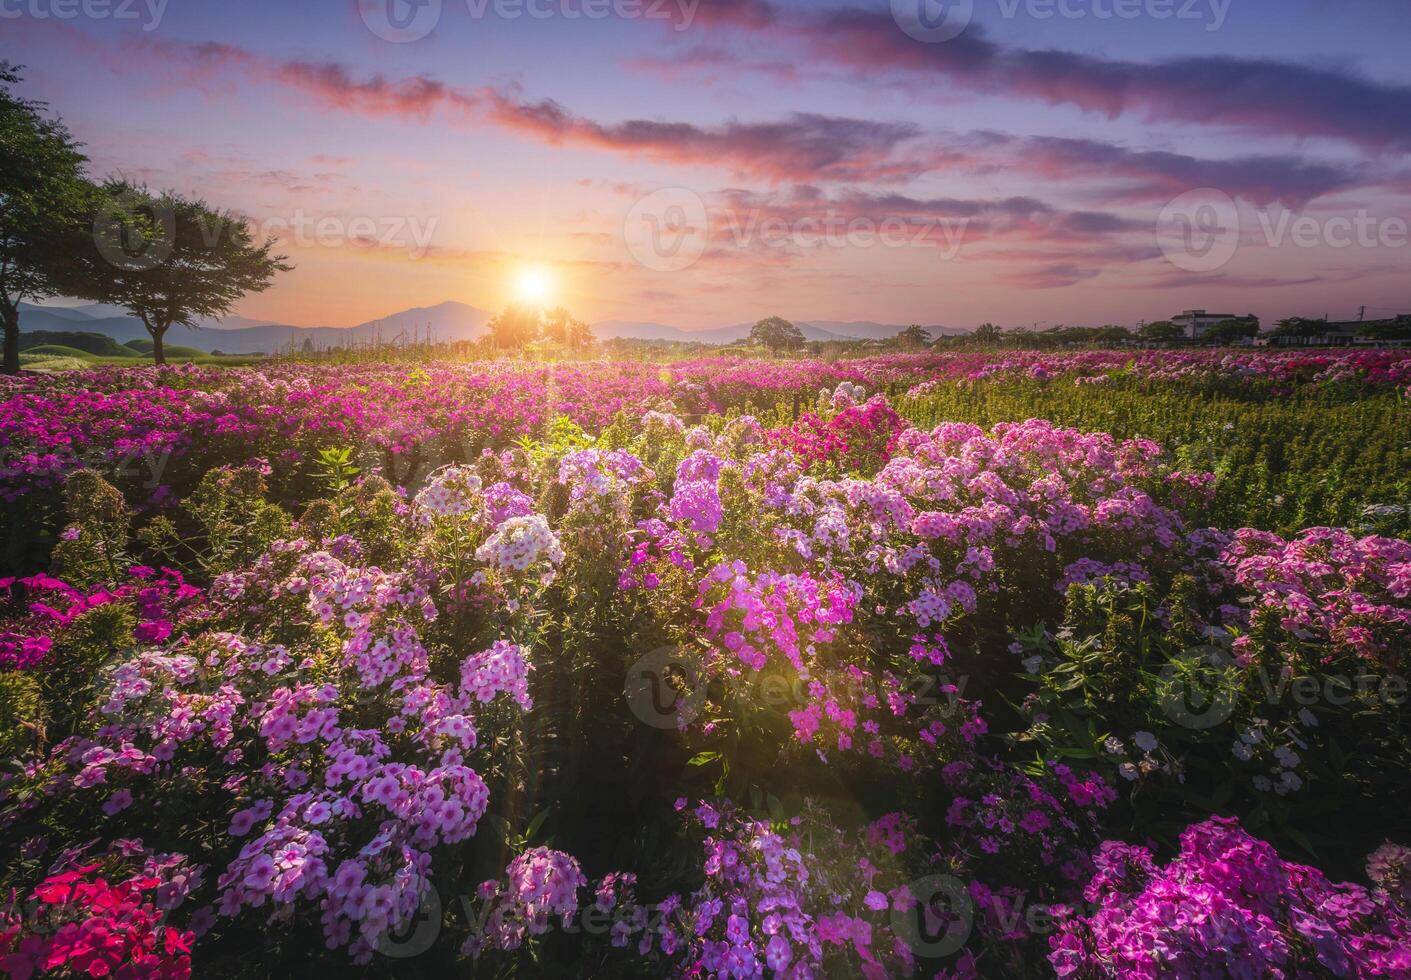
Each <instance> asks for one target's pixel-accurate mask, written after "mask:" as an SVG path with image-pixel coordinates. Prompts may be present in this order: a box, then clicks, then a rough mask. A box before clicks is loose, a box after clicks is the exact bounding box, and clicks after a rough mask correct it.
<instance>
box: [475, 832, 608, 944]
mask: <svg viewBox="0 0 1411 980" xmlns="http://www.w3.org/2000/svg"><path fill="white" fill-rule="evenodd" d="M587 884H588V879H587V878H585V877H583V872H582V870H581V869H580V868H579V866H578V861H577V860H576V859H575V858H574V857H572V856H571V855H568V854H565V853H563V852H562V851H554V850H550V849H549V848H547V847H536V848H533V849H532V850H528V851H525V852H524V853H523V854H521V855H519V856H518V857H517V858H515V859H514V860H513V861H511V862H510V864H509V867H507V868H505V880H504V881H503V882H499V881H493V880H492V881H487V882H484V883H483V884H481V886H480V887H479V888H478V889H477V891H476V896H477V897H478V898H479V899H480V900H481V901H484V902H491V903H493V904H492V905H491V908H490V912H489V915H488V916H486V917H485V919H484V923H485V924H484V927H483V929H481V930H480V931H478V932H475V933H473V934H472V935H471V936H470V938H469V939H467V940H466V941H465V944H464V946H463V947H462V952H463V953H467V954H469V955H471V956H475V957H478V956H480V955H481V954H482V953H483V952H484V951H485V950H486V949H499V950H514V949H518V948H519V947H520V946H521V945H523V943H524V940H525V938H526V937H527V936H542V935H543V934H544V933H546V932H548V931H549V927H550V919H551V918H554V917H557V918H559V919H560V920H561V921H564V922H565V923H566V922H567V920H569V919H571V918H572V917H573V915H574V914H575V913H576V912H577V911H578V890H579V889H580V888H583V887H584V886H585V885H587Z"/></svg>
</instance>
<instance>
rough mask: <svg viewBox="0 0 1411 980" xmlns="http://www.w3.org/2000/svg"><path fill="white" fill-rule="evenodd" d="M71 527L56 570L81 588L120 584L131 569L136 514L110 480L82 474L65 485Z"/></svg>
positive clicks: (57, 551) (61, 542) (57, 557)
mask: <svg viewBox="0 0 1411 980" xmlns="http://www.w3.org/2000/svg"><path fill="white" fill-rule="evenodd" d="M64 510H65V512H66V513H67V514H68V517H69V520H70V524H69V526H68V528H67V529H66V531H65V535H63V536H61V538H60V540H59V543H58V544H57V545H56V546H55V547H54V558H53V563H54V570H55V573H56V574H57V575H59V576H60V577H62V578H63V579H64V580H65V581H67V582H68V583H69V584H70V585H74V586H78V587H80V588H82V587H85V586H90V585H96V584H98V583H99V582H114V581H117V580H118V579H119V578H120V577H121V575H122V573H123V572H124V571H125V570H126V568H127V563H128V555H127V545H128V534H129V531H130V528H131V525H132V513H131V511H129V510H128V507H127V504H126V503H125V502H124V501H123V497H122V494H121V493H119V492H118V490H117V488H116V487H114V486H113V485H112V484H111V483H109V482H108V481H107V480H105V479H103V478H102V477H101V476H99V475H98V474H97V473H95V472H94V471H92V470H78V471H77V472H75V473H72V474H70V475H69V478H68V479H67V480H66V481H65V482H64Z"/></svg>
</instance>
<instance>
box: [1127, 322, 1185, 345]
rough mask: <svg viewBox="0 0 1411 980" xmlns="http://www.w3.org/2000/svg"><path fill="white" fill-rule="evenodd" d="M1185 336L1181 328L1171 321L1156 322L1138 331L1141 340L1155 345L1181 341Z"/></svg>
mask: <svg viewBox="0 0 1411 980" xmlns="http://www.w3.org/2000/svg"><path fill="white" fill-rule="evenodd" d="M1184 336H1185V334H1183V333H1182V332H1181V328H1180V327H1178V326H1176V324H1174V323H1172V322H1171V321H1170V320H1156V321H1154V322H1152V323H1148V324H1146V325H1145V326H1143V327H1142V328H1141V329H1140V330H1138V331H1137V337H1138V338H1139V339H1141V340H1145V341H1148V342H1149V343H1153V344H1167V343H1170V342H1171V341H1173V340H1180V339H1181V338H1182V337H1184Z"/></svg>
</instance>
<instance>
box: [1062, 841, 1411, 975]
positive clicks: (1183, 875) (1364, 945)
mask: <svg viewBox="0 0 1411 980" xmlns="http://www.w3.org/2000/svg"><path fill="white" fill-rule="evenodd" d="M1094 861H1095V863H1096V866H1097V871H1096V873H1095V874H1094V875H1093V878H1092V880H1091V881H1090V882H1089V883H1088V886H1087V890H1086V894H1085V897H1086V899H1087V900H1088V901H1089V902H1092V903H1095V906H1096V908H1095V911H1093V912H1092V914H1090V915H1080V914H1078V913H1076V912H1074V911H1072V910H1071V909H1067V910H1060V911H1061V912H1062V913H1064V916H1065V917H1064V919H1063V920H1062V922H1061V926H1060V930H1059V932H1058V933H1057V934H1056V935H1055V936H1054V937H1053V938H1052V940H1051V945H1052V947H1053V952H1052V954H1051V955H1050V957H1049V960H1050V962H1051V963H1052V964H1053V967H1054V969H1055V971H1056V972H1057V973H1058V975H1059V976H1060V977H1132V978H1139V977H1150V978H1153V980H1155V978H1172V980H1182V978H1192V980H1194V978H1205V977H1211V976H1216V975H1219V976H1231V977H1249V978H1255V977H1304V976H1316V975H1321V976H1337V977H1405V976H1408V975H1411V918H1408V914H1407V909H1406V907H1405V905H1404V904H1402V903H1400V902H1399V900H1396V899H1393V898H1392V897H1391V896H1389V895H1388V894H1387V893H1386V892H1385V891H1381V890H1375V891H1369V890H1368V889H1366V888H1363V887H1361V886H1360V885H1355V884H1338V883H1334V882H1330V881H1329V880H1328V879H1327V878H1326V877H1324V876H1323V874H1322V873H1321V872H1319V871H1317V870H1315V869H1313V868H1309V867H1305V866H1304V865H1301V864H1294V863H1293V862H1290V861H1285V860H1284V859H1282V858H1281V857H1280V856H1279V855H1278V854H1277V853H1276V852H1275V851H1274V849H1273V848H1272V847H1270V846H1269V845H1268V844H1266V843H1265V842H1263V841H1261V840H1258V839H1256V838H1254V837H1251V836H1250V835H1249V834H1247V833H1245V831H1244V830H1242V829H1241V828H1240V826H1239V823H1238V822H1237V821H1236V820H1234V819H1233V818H1227V817H1212V818H1211V819H1210V820H1207V821H1206V822H1204V823H1201V824H1196V825H1194V826H1192V827H1189V828H1187V829H1186V831H1185V832H1184V833H1183V834H1182V835H1181V851H1180V854H1178V855H1177V856H1176V858H1175V859H1174V860H1172V861H1171V862H1170V863H1169V864H1168V865H1166V866H1165V867H1164V868H1163V867H1159V866H1157V864H1156V862H1155V860H1154V858H1153V857H1152V854H1151V852H1150V851H1148V850H1147V849H1146V848H1143V847H1132V846H1130V845H1127V844H1121V843H1118V842H1115V841H1109V842H1107V843H1105V844H1104V845H1103V846H1102V847H1101V848H1100V849H1099V850H1098V852H1097V854H1096V855H1095V857H1094Z"/></svg>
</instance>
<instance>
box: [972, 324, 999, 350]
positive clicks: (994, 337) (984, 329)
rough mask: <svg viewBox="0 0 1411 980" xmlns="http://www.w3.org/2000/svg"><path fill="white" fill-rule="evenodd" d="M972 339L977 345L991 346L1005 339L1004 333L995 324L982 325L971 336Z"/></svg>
mask: <svg viewBox="0 0 1411 980" xmlns="http://www.w3.org/2000/svg"><path fill="white" fill-rule="evenodd" d="M970 338H971V339H972V340H973V341H975V343H977V344H984V345H985V346H990V345H993V344H998V343H999V342H1000V341H1001V340H1003V339H1004V331H1003V330H1001V329H1000V328H999V327H997V326H995V325H994V324H993V323H982V324H980V325H979V326H978V327H976V328H975V330H974V331H973V332H972V333H971V334H970Z"/></svg>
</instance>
